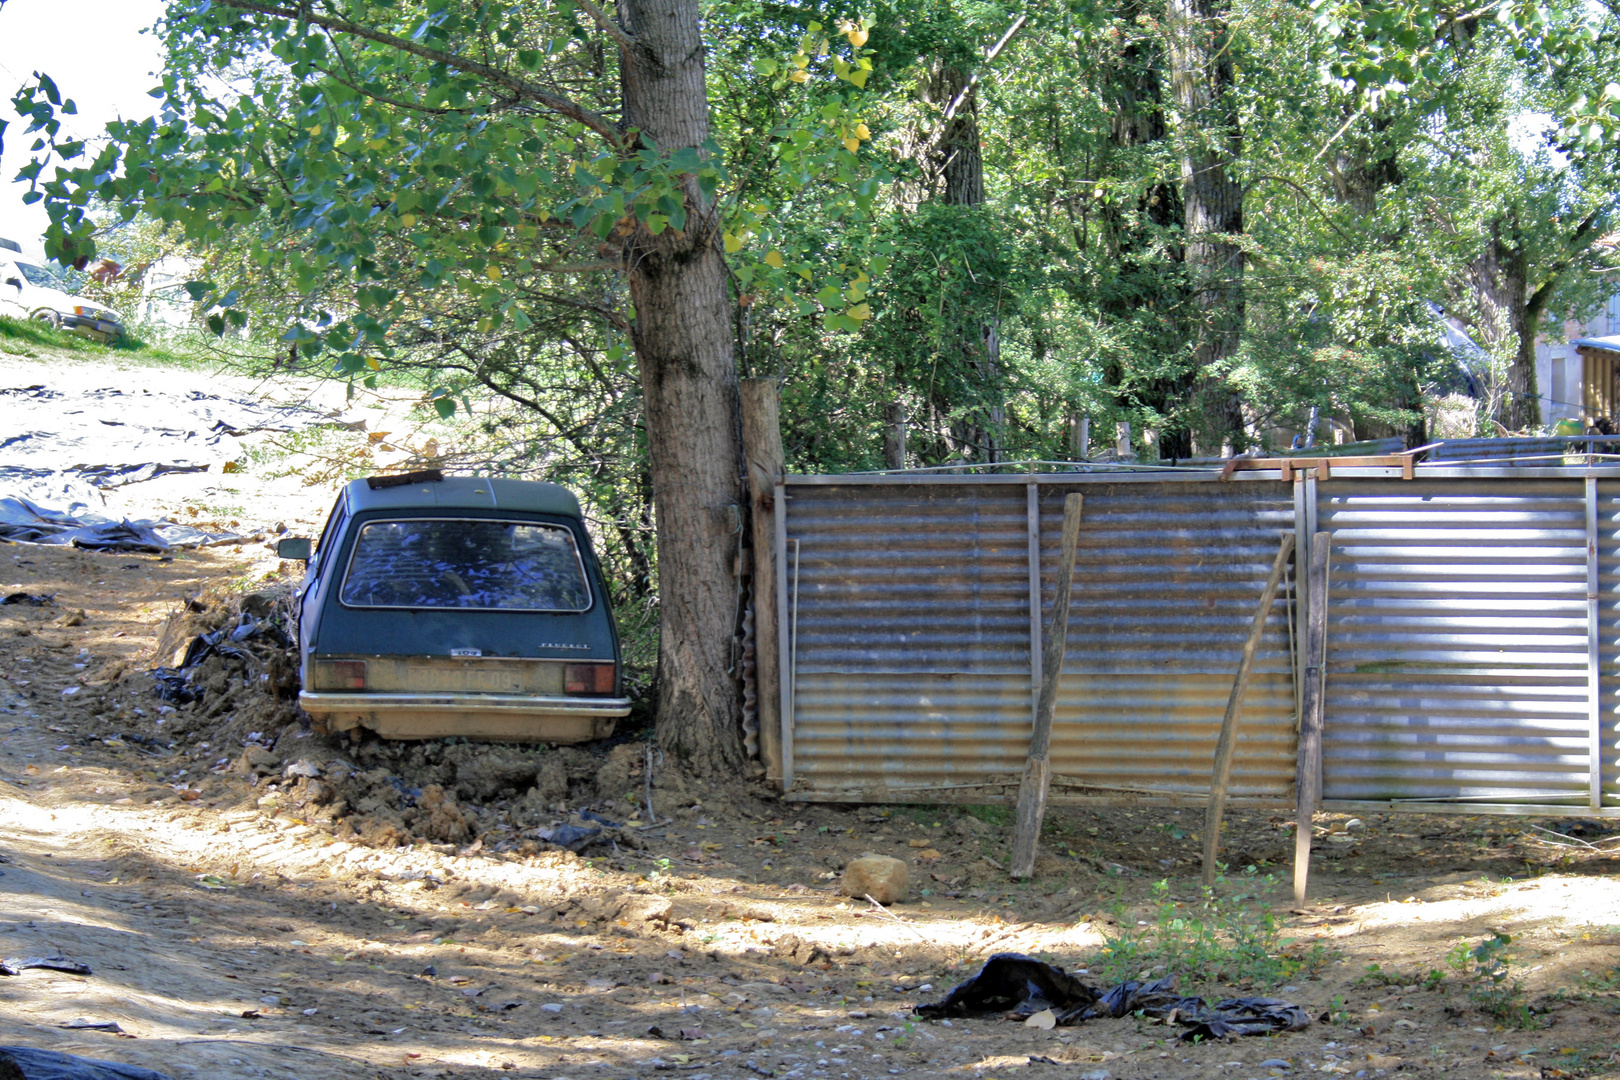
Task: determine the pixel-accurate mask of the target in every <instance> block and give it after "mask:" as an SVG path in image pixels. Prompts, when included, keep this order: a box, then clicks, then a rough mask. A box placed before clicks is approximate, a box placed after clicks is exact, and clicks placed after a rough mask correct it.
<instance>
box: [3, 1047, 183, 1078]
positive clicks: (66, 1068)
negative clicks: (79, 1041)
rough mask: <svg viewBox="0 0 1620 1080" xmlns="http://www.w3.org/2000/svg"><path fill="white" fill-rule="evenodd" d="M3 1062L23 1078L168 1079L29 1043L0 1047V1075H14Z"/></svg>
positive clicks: (139, 1068)
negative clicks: (41, 1048) (32, 1045)
mask: <svg viewBox="0 0 1620 1080" xmlns="http://www.w3.org/2000/svg"><path fill="white" fill-rule="evenodd" d="M7 1065H10V1066H13V1067H14V1068H16V1070H17V1071H18V1072H20V1073H22V1076H23V1080H170V1078H169V1076H168V1075H167V1074H165V1073H160V1072H153V1071H152V1070H151V1069H143V1068H141V1066H139V1065H124V1064H120V1063H119V1062H116V1061H95V1060H93V1059H91V1058H82V1057H78V1056H76V1055H73V1054H59V1053H57V1052H56V1051H55V1050H36V1049H34V1048H33V1047H31V1046H0V1076H5V1075H14V1074H11V1073H9V1072H8V1071H7V1069H6V1066H7Z"/></svg>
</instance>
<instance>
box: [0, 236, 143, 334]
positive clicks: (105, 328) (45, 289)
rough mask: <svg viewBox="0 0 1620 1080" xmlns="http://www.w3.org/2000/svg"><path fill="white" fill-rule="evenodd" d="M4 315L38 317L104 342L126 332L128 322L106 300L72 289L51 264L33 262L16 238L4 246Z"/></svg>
mask: <svg viewBox="0 0 1620 1080" xmlns="http://www.w3.org/2000/svg"><path fill="white" fill-rule="evenodd" d="M0 315H10V316H13V317H14V318H19V319H36V320H38V321H39V322H42V323H46V324H47V325H50V326H55V327H61V328H62V329H65V330H72V331H74V332H76V333H80V334H84V335H85V336H86V337H90V338H93V339H95V340H96V341H100V342H108V341H114V340H116V339H118V338H120V337H122V336H123V335H124V324H123V321H122V320H121V319H119V317H118V315H117V314H116V313H114V312H113V311H111V310H109V309H108V308H107V306H106V305H105V304H98V303H96V302H95V301H94V300H89V299H86V298H85V297H83V296H74V295H72V294H70V293H68V292H67V291H66V290H65V289H64V287H63V282H62V280H61V279H60V278H59V277H58V276H57V275H56V274H55V273H53V272H52V271H51V270H50V269H48V268H47V267H44V266H41V265H40V264H38V263H35V262H31V261H29V260H28V259H27V258H25V257H23V256H22V254H21V248H20V246H19V245H18V244H16V243H15V242H12V241H5V242H4V243H3V246H0Z"/></svg>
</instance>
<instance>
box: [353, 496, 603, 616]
mask: <svg viewBox="0 0 1620 1080" xmlns="http://www.w3.org/2000/svg"><path fill="white" fill-rule="evenodd" d="M339 596H340V598H341V599H342V601H343V603H344V604H346V605H348V606H349V607H382V608H484V609H493V610H499V611H584V610H586V609H587V608H589V607H590V606H591V591H590V587H589V585H587V584H586V581H585V567H584V564H583V563H582V562H581V561H580V557H579V549H578V548H577V547H576V546H575V544H574V534H573V533H572V532H571V531H569V530H568V529H566V528H564V527H562V526H560V525H541V524H537V523H535V522H528V521H489V520H482V519H447V518H427V519H415V520H409V521H370V522H367V523H366V524H364V525H362V526H361V527H360V535H359V537H358V538H357V539H356V540H355V543H354V554H353V555H351V556H350V557H349V568H348V571H347V573H345V574H344V576H343V588H342V590H341V591H340V593H339Z"/></svg>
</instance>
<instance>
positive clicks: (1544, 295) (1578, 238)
mask: <svg viewBox="0 0 1620 1080" xmlns="http://www.w3.org/2000/svg"><path fill="white" fill-rule="evenodd" d="M1602 213H1603V208H1602V207H1598V208H1597V209H1595V210H1593V211H1592V212H1591V213H1590V214H1587V215H1586V217H1585V218H1583V219H1582V220H1581V223H1580V224H1579V225H1577V226H1575V230H1574V231H1573V232H1571V233H1570V234H1569V239H1568V240H1566V241H1565V242H1564V252H1565V255H1564V257H1563V258H1562V259H1559V260H1558V261H1557V262H1555V263H1553V264H1552V267H1551V268H1550V269H1549V270H1548V271H1547V276H1546V280H1545V281H1543V282H1542V283H1541V285H1540V287H1539V288H1537V289H1536V291H1535V292H1533V293H1531V294H1530V296H1529V297H1528V298H1527V299H1526V300H1525V302H1524V310H1525V314H1527V315H1534V316H1535V317H1536V318H1538V319H1539V318H1540V317H1541V313H1542V312H1543V311H1544V310H1545V309H1546V307H1547V305H1548V304H1549V303H1551V302H1552V295H1553V291H1554V290H1555V289H1557V288H1558V283H1559V282H1560V281H1561V280H1563V277H1564V273H1565V271H1567V270H1568V269H1569V268H1570V267H1571V266H1573V265H1575V259H1576V257H1577V256H1579V255H1580V254H1581V252H1583V251H1585V250H1586V249H1587V248H1590V247H1591V246H1592V244H1593V243H1595V242H1596V241H1597V239H1598V237H1599V236H1601V235H1602V233H1603V230H1602V229H1600V228H1598V224H1597V222H1598V218H1599V217H1600V216H1602Z"/></svg>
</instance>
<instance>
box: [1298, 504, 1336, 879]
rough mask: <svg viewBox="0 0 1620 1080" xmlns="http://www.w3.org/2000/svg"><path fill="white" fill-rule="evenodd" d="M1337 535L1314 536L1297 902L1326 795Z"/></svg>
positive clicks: (1301, 748)
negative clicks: (1332, 560) (1332, 563)
mask: <svg viewBox="0 0 1620 1080" xmlns="http://www.w3.org/2000/svg"><path fill="white" fill-rule="evenodd" d="M1331 540H1332V537H1331V535H1330V534H1328V533H1325V532H1319V533H1317V534H1316V535H1315V536H1313V537H1311V565H1310V571H1309V574H1308V577H1307V587H1306V589H1305V685H1304V686H1303V687H1301V690H1302V693H1301V695H1300V707H1299V771H1298V773H1296V774H1295V777H1294V792H1295V796H1296V798H1297V800H1298V801H1297V803H1296V805H1295V816H1294V905H1295V906H1296V907H1298V906H1299V905H1301V904H1303V903H1305V887H1306V884H1307V883H1308V881H1309V879H1310V874H1311V815H1312V814H1313V813H1314V812H1315V810H1316V804H1317V803H1319V802H1321V801H1322V714H1323V710H1324V709H1325V708H1326V704H1327V699H1326V697H1324V694H1325V693H1326V687H1325V686H1324V685H1323V673H1324V671H1325V670H1326V669H1327V606H1328V603H1327V602H1328V553H1329V552H1330V551H1331V550H1332V549H1331V545H1330V541H1331Z"/></svg>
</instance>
